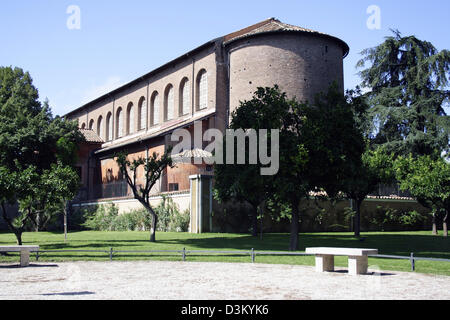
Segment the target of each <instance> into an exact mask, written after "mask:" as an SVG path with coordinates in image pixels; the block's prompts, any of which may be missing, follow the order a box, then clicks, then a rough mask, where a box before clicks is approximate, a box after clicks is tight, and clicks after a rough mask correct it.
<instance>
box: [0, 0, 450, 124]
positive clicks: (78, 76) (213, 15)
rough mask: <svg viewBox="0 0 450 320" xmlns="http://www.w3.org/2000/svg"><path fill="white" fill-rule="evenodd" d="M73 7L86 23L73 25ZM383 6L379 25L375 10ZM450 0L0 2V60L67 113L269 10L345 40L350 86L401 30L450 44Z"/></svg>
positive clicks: (443, 45)
mask: <svg viewBox="0 0 450 320" xmlns="http://www.w3.org/2000/svg"><path fill="white" fill-rule="evenodd" d="M70 5H76V6H78V7H79V8H80V18H81V20H80V27H81V28H80V29H75V30H70V29H69V28H68V27H67V20H68V19H69V18H70V17H71V16H72V14H68V13H67V8H68V7H69V6H70ZM370 5H376V6H378V7H379V8H380V13H381V29H379V30H371V29H369V28H368V27H367V25H366V22H367V20H368V19H369V17H370V14H367V8H368V7H369V6H370ZM449 12H450V1H448V0H442V1H438V0H428V1H406V0H397V1H385V0H371V1H365V0H342V1H335V0H316V1H311V0H308V1H303V0H278V1H274V0H270V1H266V0H258V1H244V0H240V1H236V0H228V1H223V2H222V1H213V0H209V1H204V0H195V1H178V0H172V1H152V0H147V1H144V0H128V1H111V0H109V1H106V0H70V1H65V0H39V1H33V0H28V1H25V0H15V1H5V0H4V1H1V4H0V41H1V42H0V43H1V45H0V65H2V66H19V67H21V68H23V69H24V70H27V71H29V72H30V73H31V75H32V77H33V79H34V83H35V85H36V87H37V88H38V89H39V92H40V97H41V100H43V99H44V98H46V97H47V98H48V99H49V101H50V105H51V107H52V109H53V112H54V114H59V115H63V114H65V113H67V112H69V111H71V110H72V109H74V108H77V107H79V106H81V105H82V104H83V103H85V102H87V101H89V100H91V99H94V98H96V97H97V96H99V95H101V94H102V93H106V91H109V90H111V89H114V88H115V87H118V86H120V85H122V84H125V83H127V82H129V81H131V80H134V79H135V78H137V77H139V76H141V75H143V74H145V73H147V72H149V71H151V70H153V69H155V68H157V67H159V66H160V65H162V64H164V63H166V62H168V61H170V60H172V59H174V58H176V57H178V56H180V55H182V54H183V53H185V52H187V51H189V50H191V49H194V48H195V47H197V46H199V45H201V44H203V43H205V42H207V41H209V40H211V39H214V38H216V37H219V36H222V35H225V34H228V33H230V32H233V31H236V30H238V29H241V28H244V27H246V26H249V25H251V24H254V23H257V22H259V21H262V20H264V19H267V18H270V17H276V18H278V19H279V20H281V21H282V22H285V23H289V24H294V25H298V26H302V27H306V28H310V29H314V30H317V31H321V32H325V33H328V34H331V35H334V36H336V37H339V38H341V39H342V40H344V41H346V42H347V43H348V45H349V46H350V55H349V56H348V57H347V58H346V59H345V61H344V68H345V70H344V72H345V86H346V88H353V87H355V86H356V85H357V84H358V83H359V81H360V80H359V77H358V76H357V75H356V72H357V71H356V69H355V65H356V62H357V61H358V60H359V58H360V55H359V52H361V50H363V49H365V48H368V47H373V46H375V45H377V44H379V43H381V42H382V41H383V38H384V37H385V36H387V35H390V31H389V29H390V28H392V29H398V30H400V31H401V32H402V33H403V34H404V35H411V34H414V35H416V36H417V37H418V38H420V39H424V40H428V41H430V42H431V43H433V44H434V45H435V46H436V47H437V48H438V49H439V50H442V49H449V47H450V46H449V42H450V41H449V36H448V32H449V30H450V28H449V27H450V22H449V19H448V14H449Z"/></svg>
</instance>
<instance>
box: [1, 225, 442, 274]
mask: <svg viewBox="0 0 450 320" xmlns="http://www.w3.org/2000/svg"><path fill="white" fill-rule="evenodd" d="M362 238H363V239H364V241H360V240H359V239H356V238H354V237H353V234H352V233H307V234H301V235H300V239H299V243H300V251H304V250H305V248H306V247H321V246H332V247H354V248H376V249H378V250H379V254H385V255H400V256H409V255H410V253H411V252H414V255H415V256H416V257H429V258H443V259H450V239H449V238H444V237H442V236H432V235H431V232H428V231H419V232H371V233H363V234H362ZM148 239H149V233H148V232H97V231H83V232H73V233H69V235H68V241H67V243H64V235H63V234H61V233H49V232H40V233H32V232H30V233H25V234H24V235H23V241H24V245H31V244H35V245H39V246H40V248H41V250H104V251H108V250H109V249H110V248H113V249H114V250H125V251H126V250H183V248H186V250H226V251H228V250H229V251H239V250H250V249H252V248H254V249H255V250H257V251H287V250H286V249H287V245H288V243H289V234H265V235H264V238H263V240H262V241H261V240H260V239H259V237H258V238H254V237H251V236H250V235H246V234H217V233H208V234H189V233H162V232H159V233H157V234H156V239H157V242H156V243H150V242H149V241H148ZM15 242H16V241H15V237H14V235H13V234H11V233H0V246H1V245H8V244H15ZM150 259H151V260H168V261H180V260H181V255H180V254H170V253H153V254H149V253H117V254H115V255H114V260H115V261H116V260H119V261H120V260H150ZM31 260H32V261H33V260H34V258H33V256H32V258H31ZM86 260H92V261H108V260H109V254H108V253H74V252H61V253H42V254H41V255H40V258H39V261H41V262H63V261H86ZM187 261H215V262H244V263H249V262H251V259H250V257H249V256H242V255H238V254H215V255H202V254H189V255H187ZM4 262H18V254H14V253H10V254H9V255H8V256H0V263H4ZM256 262H257V263H268V264H292V265H310V266H312V265H314V257H312V256H256ZM335 264H336V266H339V267H346V266H347V257H336V259H335ZM369 268H370V269H379V270H392V271H407V272H408V271H411V265H410V262H409V261H408V260H397V259H380V258H369ZM416 271H417V272H420V273H429V274H440V275H447V276H450V262H440V261H416Z"/></svg>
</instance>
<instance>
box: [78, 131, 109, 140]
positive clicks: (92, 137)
mask: <svg viewBox="0 0 450 320" xmlns="http://www.w3.org/2000/svg"><path fill="white" fill-rule="evenodd" d="M79 130H80V132H81V134H82V135H83V136H84V138H85V139H86V142H89V143H104V141H103V139H102V138H100V137H99V136H98V134H96V133H95V132H94V131H93V130H87V129H79Z"/></svg>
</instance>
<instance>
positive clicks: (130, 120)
mask: <svg viewBox="0 0 450 320" xmlns="http://www.w3.org/2000/svg"><path fill="white" fill-rule="evenodd" d="M132 133H134V107H133V104H132V103H131V102H130V103H129V104H128V111H127V134H132Z"/></svg>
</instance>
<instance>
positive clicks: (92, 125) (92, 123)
mask: <svg viewBox="0 0 450 320" xmlns="http://www.w3.org/2000/svg"><path fill="white" fill-rule="evenodd" d="M89 130H94V119H92V120H91V121H89Z"/></svg>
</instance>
